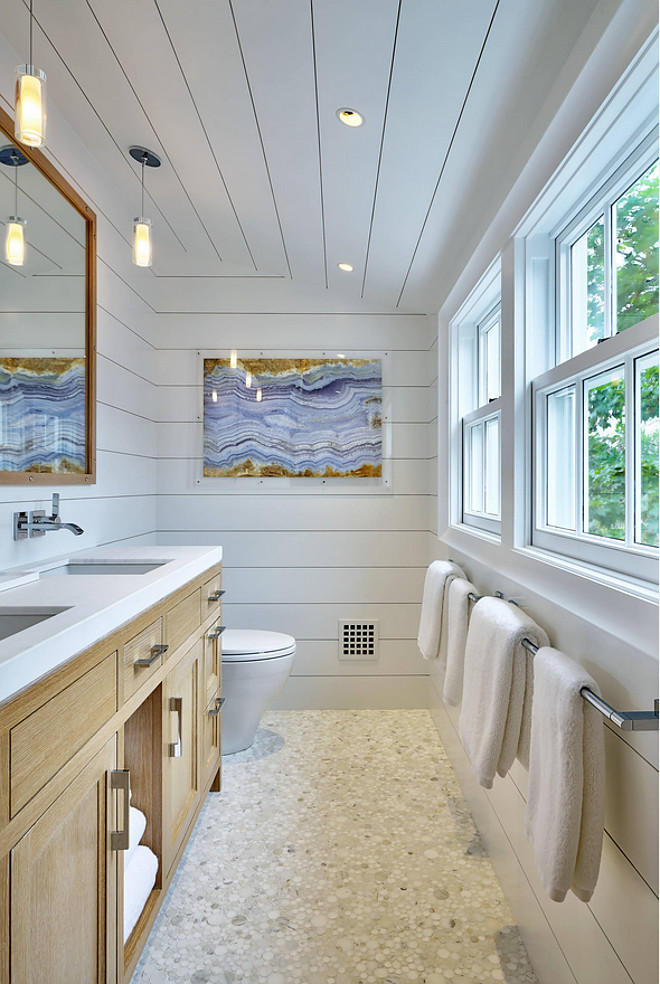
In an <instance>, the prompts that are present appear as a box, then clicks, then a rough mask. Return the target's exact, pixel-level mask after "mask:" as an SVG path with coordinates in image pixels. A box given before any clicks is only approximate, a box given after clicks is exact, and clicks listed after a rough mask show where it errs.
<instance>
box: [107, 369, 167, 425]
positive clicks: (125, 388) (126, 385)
mask: <svg viewBox="0 0 660 984" xmlns="http://www.w3.org/2000/svg"><path fill="white" fill-rule="evenodd" d="M97 364H98V373H97V386H96V398H97V400H98V401H99V402H100V403H105V404H106V405H107V406H111V407H115V408H117V409H120V410H127V411H128V412H129V413H134V414H137V416H138V417H144V418H146V419H148V420H153V421H155V419H156V412H157V410H156V397H157V392H158V391H157V389H156V387H155V386H154V385H153V383H149V382H147V381H145V380H144V379H142V378H141V377H140V376H137V375H136V374H135V373H134V372H133V371H132V370H131V369H127V368H125V367H124V366H122V365H119V364H118V363H116V362H111V361H110V360H109V359H106V358H105V356H103V355H101V354H100V353H99V355H98V362H97Z"/></svg>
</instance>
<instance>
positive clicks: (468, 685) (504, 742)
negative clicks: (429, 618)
mask: <svg viewBox="0 0 660 984" xmlns="http://www.w3.org/2000/svg"><path fill="white" fill-rule="evenodd" d="M525 638H527V639H529V640H530V641H531V642H533V643H534V644H535V645H537V646H547V644H548V637H547V635H546V634H545V632H544V631H543V629H542V628H540V626H538V625H537V624H536V622H534V621H533V620H532V619H531V618H529V616H528V615H525V613H524V612H522V611H521V610H520V609H519V608H516V607H515V605H511V604H510V603H508V602H506V601H504V600H503V599H501V598H482V599H481V600H480V601H478V602H477V603H476V605H475V606H474V608H473V609H472V615H471V617H470V624H469V628H468V634H467V640H466V644H465V668H464V674H463V705H462V707H461V718H460V725H459V734H460V737H461V741H462V742H463V746H464V748H465V750H466V752H467V753H468V755H469V757H470V761H471V762H472V768H473V769H474V771H475V774H476V776H477V778H478V780H479V782H480V783H481V785H482V786H485V787H486V788H487V789H490V788H491V786H492V785H493V779H494V778H495V774H496V773H499V775H501V776H505V775H506V774H507V772H508V771H509V769H510V768H511V766H512V764H513V761H514V759H515V757H516V754H517V752H518V745H519V743H520V741H521V723H522V721H523V703H524V701H525V694H526V680H527V662H528V655H529V654H528V653H527V650H526V649H524V648H523V646H522V640H523V639H525ZM529 696H530V698H531V694H530V695H529Z"/></svg>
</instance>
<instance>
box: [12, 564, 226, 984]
mask: <svg viewBox="0 0 660 984" xmlns="http://www.w3.org/2000/svg"><path fill="white" fill-rule="evenodd" d="M221 557H222V552H221V549H220V548H208V547H207V548H203V547H196V548H194V547H179V548H177V547H171V548H166V547H157V548H156V547H152V548H149V547H143V548H140V549H139V550H138V548H133V549H132V550H131V551H121V552H120V551H112V550H100V549H98V550H95V549H90V550H87V551H81V552H80V553H76V554H74V555H72V557H71V560H70V562H69V564H67V563H66V562H64V563H63V562H61V561H60V563H59V565H58V564H56V563H55V562H51V564H50V567H51V568H55V571H53V572H52V574H49V573H47V572H46V571H42V572H41V574H40V576H39V577H37V578H34V579H33V580H29V581H28V582H27V583H23V584H20V583H19V584H18V586H16V587H13V588H8V589H7V590H5V591H2V592H0V624H2V625H4V629H3V632H4V634H5V636H6V637H5V638H4V639H0V701H1V702H0V984H37V982H39V984H45V982H47V984H122V982H127V981H128V980H129V979H130V976H131V974H132V972H133V970H134V968H135V965H136V963H137V960H138V958H139V955H140V952H141V950H142V948H143V946H144V944H145V942H146V939H147V936H148V934H149V931H150V929H151V927H152V925H153V922H154V919H155V917H156V914H157V912H158V909H159V906H160V904H161V902H162V900H163V898H164V895H165V892H166V890H167V888H168V886H169V884H170V882H171V880H172V877H173V874H174V872H175V870H176V866H177V864H178V862H179V859H180V857H181V854H182V852H183V850H184V847H185V845H186V842H187V840H188V837H189V836H190V833H191V830H192V827H193V825H194V822H195V820H196V818H197V816H198V815H199V812H200V810H201V807H202V804H203V802H204V799H205V797H206V795H207V793H208V792H209V791H218V790H219V789H220V761H221V760H220V713H221V712H220V707H221V673H220V670H221V650H220V632H221V625H220V621H221V620H220V614H221V605H220V596H221V593H222V587H221ZM73 560H75V561H76V565H75V567H76V569H75V570H72V569H71V568H72V567H74V564H73V563H72V561H73ZM85 561H87V563H88V572H84V571H82V573H81V569H80V568H82V567H83V564H84V562H85ZM138 561H142V562H143V563H142V566H141V567H139V568H138V567H136V566H132V565H135V564H136V563H137V562H138ZM92 562H95V563H92ZM105 565H109V566H108V567H106V570H105V571H104V570H103V567H104V566H105ZM42 566H44V565H42ZM144 568H148V569H147V570H145V571H144V573H135V572H136V571H137V570H143V569H144ZM110 569H112V573H107V571H108V570H110ZM92 570H94V573H89V571H92ZM72 574H74V575H75V576H71V575H72ZM52 611H55V612H57V614H53V615H48V614H47V613H48V612H52ZM12 616H14V617H19V618H21V617H22V618H23V620H24V622H23V623H20V622H17V623H15V624H14V623H12V622H11V617H12ZM7 620H9V621H7ZM31 620H32V621H33V622H34V624H30V621H31ZM22 624H24V625H26V626H27V627H24V628H19V629H18V631H16V625H19V626H20V625H22ZM12 626H13V628H12ZM129 783H130V790H131V796H132V800H131V803H132V805H133V806H135V807H137V808H138V809H140V810H141V811H142V812H143V813H144V814H145V815H146V817H147V827H146V831H145V834H144V836H143V838H142V842H143V843H144V844H146V845H147V846H148V847H149V848H150V849H151V850H152V851H153V852H154V854H155V855H156V857H157V858H158V875H157V879H156V885H155V887H154V889H153V891H152V892H151V895H150V896H149V899H148V901H147V904H146V906H145V908H144V910H143V911H142V915H141V916H140V918H139V920H138V922H137V924H136V926H135V928H134V930H133V932H132V934H131V935H130V937H129V938H128V940H127V942H126V945H124V942H123V932H122V927H123V868H124V866H123V861H122V850H123V847H124V846H126V843H127V817H128V805H129V803H128V795H127V790H128V784H129Z"/></svg>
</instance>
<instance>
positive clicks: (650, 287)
mask: <svg viewBox="0 0 660 984" xmlns="http://www.w3.org/2000/svg"><path fill="white" fill-rule="evenodd" d="M557 249H558V257H557V261H558V270H559V277H558V291H559V305H558V307H559V311H560V332H559V339H558V342H559V344H558V353H557V361H558V362H563V361H565V360H566V359H569V358H571V357H572V356H574V355H578V354H579V353H580V352H584V351H586V350H587V349H589V348H592V347H593V346H595V345H598V344H599V343H600V342H602V341H603V340H604V339H606V338H611V337H612V336H613V335H616V334H618V333H619V332H622V331H625V330H626V329H628V328H631V327H633V326H634V325H636V324H638V323H639V322H640V321H643V320H644V319H645V318H648V317H650V316H651V315H655V314H657V313H658V162H657V160H656V161H655V162H652V163H650V164H649V163H648V161H647V162H645V163H643V164H640V162H639V161H638V160H633V162H632V164H631V163H628V164H626V165H624V167H623V168H622V169H620V171H619V173H618V174H616V175H615V176H614V177H613V178H612V180H611V181H610V182H609V183H608V185H607V186H605V189H604V190H603V191H602V192H600V193H599V194H598V195H597V196H596V198H595V199H592V200H591V201H590V202H589V203H588V205H587V206H586V207H585V208H584V209H583V210H582V212H581V213H580V215H579V216H578V217H577V219H576V220H575V221H574V222H572V223H571V225H570V226H569V227H568V228H567V229H566V231H565V232H563V233H562V234H561V235H560V237H559V238H558V240H557Z"/></svg>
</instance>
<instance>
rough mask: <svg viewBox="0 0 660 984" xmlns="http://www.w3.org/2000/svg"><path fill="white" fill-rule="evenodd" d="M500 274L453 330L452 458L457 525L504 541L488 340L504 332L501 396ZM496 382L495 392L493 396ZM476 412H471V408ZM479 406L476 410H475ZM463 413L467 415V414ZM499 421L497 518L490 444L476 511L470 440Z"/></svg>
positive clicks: (490, 276)
mask: <svg viewBox="0 0 660 984" xmlns="http://www.w3.org/2000/svg"><path fill="white" fill-rule="evenodd" d="M499 280H500V268H499V258H498V260H497V261H496V262H495V263H494V264H493V267H492V268H491V269H490V270H489V271H488V273H487V274H486V276H485V277H484V279H483V282H482V283H481V284H479V285H478V286H477V287H476V288H475V289H474V290H473V292H472V293H471V295H470V296H469V297H468V299H467V301H466V303H465V305H464V306H463V312H465V314H464V316H463V317H460V316H459V317H458V318H457V319H456V320H455V321H454V322H453V324H452V328H451V336H452V337H453V339H454V344H453V347H452V360H453V365H454V378H455V381H456V392H455V408H456V417H455V422H456V424H455V427H454V429H453V439H452V458H453V462H454V467H453V468H452V476H453V478H454V479H455V481H456V482H457V484H458V490H457V492H458V494H457V496H456V499H455V511H454V524H453V525H464V526H465V527H468V528H471V529H473V530H475V531H481V532H485V533H487V534H489V535H491V534H492V535H494V536H496V537H499V536H500V535H501V526H502V523H501V510H502V504H501V496H502V479H501V473H502V461H501V443H502V442H501V396H498V397H497V398H491V399H490V400H489V398H488V391H489V373H488V362H487V355H488V341H487V340H488V336H489V333H490V332H491V330H492V329H493V328H494V326H495V325H496V324H497V325H498V326H499V327H498V359H497V362H498V378H497V387H496V391H497V392H498V393H500V392H501V385H502V319H501V300H500V285H499ZM492 382H493V381H492V379H491V380H490V384H491V385H490V392H493V389H494V387H493V386H492ZM466 405H467V406H470V407H472V408H474V409H470V410H467V412H464V411H465V407H466ZM475 405H476V407H475ZM462 411H463V412H462ZM492 419H497V422H498V504H499V508H498V511H497V513H489V512H486V508H485V507H486V483H487V478H488V470H487V467H486V455H487V448H486V442H485V440H484V443H483V450H482V454H483V457H482V483H481V504H482V505H481V508H480V509H473V508H471V504H470V502H469V501H468V498H467V497H468V495H469V494H470V491H471V479H470V461H469V457H468V455H467V454H466V450H465V441H466V435H467V434H469V433H470V427H471V426H473V425H474V424H476V423H479V422H480V421H483V428H484V438H485V432H486V421H488V420H492Z"/></svg>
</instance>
